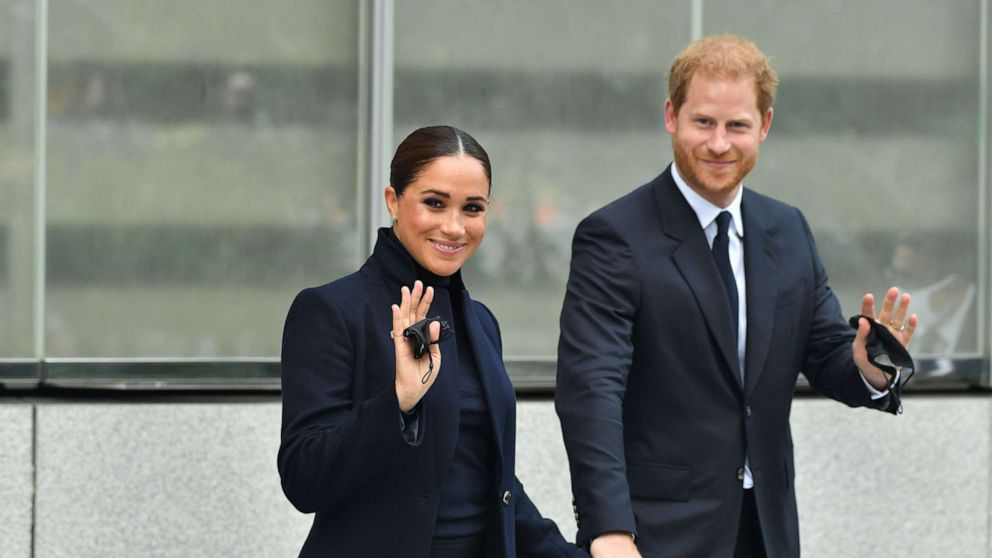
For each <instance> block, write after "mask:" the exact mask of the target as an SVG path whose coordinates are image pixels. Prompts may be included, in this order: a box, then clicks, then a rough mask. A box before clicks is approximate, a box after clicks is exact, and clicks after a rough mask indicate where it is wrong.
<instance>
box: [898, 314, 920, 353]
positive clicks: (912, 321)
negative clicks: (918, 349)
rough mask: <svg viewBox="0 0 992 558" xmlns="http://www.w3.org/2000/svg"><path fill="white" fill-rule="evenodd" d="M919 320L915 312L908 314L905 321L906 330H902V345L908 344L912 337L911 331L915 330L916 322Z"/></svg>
mask: <svg viewBox="0 0 992 558" xmlns="http://www.w3.org/2000/svg"><path fill="white" fill-rule="evenodd" d="M919 321H920V320H919V318H917V317H916V314H910V316H909V320H908V321H907V322H906V331H903V332H902V344H903V345H904V346H907V347H908V346H909V340H910V339H912V338H913V332H914V331H916V324H917V323H919Z"/></svg>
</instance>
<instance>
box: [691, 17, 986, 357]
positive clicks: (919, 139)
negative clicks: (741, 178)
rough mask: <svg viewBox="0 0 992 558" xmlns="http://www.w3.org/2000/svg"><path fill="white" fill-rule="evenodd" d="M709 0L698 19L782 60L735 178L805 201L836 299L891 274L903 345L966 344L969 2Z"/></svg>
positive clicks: (974, 163)
mask: <svg viewBox="0 0 992 558" xmlns="http://www.w3.org/2000/svg"><path fill="white" fill-rule="evenodd" d="M705 6H706V8H705V10H704V21H703V30H704V32H707V33H710V32H722V31H727V32H732V33H739V34H741V35H744V36H747V37H749V38H751V39H752V40H754V41H755V42H757V43H758V45H759V46H760V47H761V48H762V49H763V50H765V52H766V53H767V54H769V55H770V56H771V57H772V60H773V63H774V64H775V65H776V67H777V69H778V70H779V74H780V77H781V82H782V83H781V86H780V88H779V98H778V99H777V101H776V105H775V119H774V122H773V125H772V129H771V133H770V134H769V137H768V141H767V142H766V143H765V144H764V145H763V147H762V158H761V161H760V162H759V163H758V165H757V167H755V172H754V173H753V174H752V175H751V177H749V178H748V180H747V183H748V185H750V186H751V187H753V188H755V189H756V190H758V191H761V192H764V193H767V194H770V195H772V196H775V197H778V198H780V199H783V200H785V201H787V202H789V203H792V204H795V205H797V206H798V207H800V208H801V209H802V210H803V212H804V213H805V215H806V217H807V218H808V219H809V221H810V225H811V227H812V228H813V230H814V233H815V235H816V239H817V243H818V245H819V249H820V253H821V255H822V257H823V260H824V264H825V266H826V268H827V271H828V272H829V274H830V278H831V281H830V283H831V286H832V287H833V289H834V290H835V291H836V292H837V294H838V296H839V297H840V299H841V303H842V306H843V308H844V310H845V312H847V313H848V314H853V313H855V312H857V310H858V308H859V306H860V300H861V297H862V296H863V294H864V293H866V292H874V293H882V292H884V290H885V289H886V287H887V286H889V285H892V284H895V285H897V286H899V287H901V288H903V289H907V290H909V292H910V293H911V294H912V295H913V303H912V306H911V308H912V310H913V311H915V312H917V313H918V314H919V316H920V319H921V324H922V325H921V327H920V329H919V330H918V333H917V336H916V339H914V341H913V353H914V356H916V357H932V356H945V357H946V356H950V355H961V354H973V353H975V352H977V351H978V350H979V345H978V328H977V322H978V314H979V311H978V308H977V301H976V289H977V285H978V266H979V261H978V258H977V257H976V255H977V253H978V239H979V235H980V234H982V232H981V229H980V221H979V205H980V204H979V203H978V200H979V197H978V193H979V189H980V188H983V187H987V186H986V185H982V184H979V174H978V168H979V164H980V162H979V155H978V151H979V150H978V143H977V138H978V135H979V129H978V126H979V123H978V117H979V98H978V93H979V89H980V87H979V79H980V73H979V64H980V59H979V53H980V46H981V36H980V20H981V13H980V2H959V3H954V4H948V5H946V6H945V8H946V9H941V10H938V11H934V10H933V5H932V4H931V3H929V2H925V1H923V0H912V1H910V2H904V3H901V4H900V6H899V10H897V11H893V10H892V9H891V8H892V4H891V3H890V2H886V1H884V0H870V1H867V2H858V3H853V4H844V8H843V9H838V3H837V2H835V1H833V0H812V1H808V2H802V3H789V2H781V1H777V0H759V1H757V2H749V3H747V4H740V3H737V2H732V1H728V0H706V2H705ZM772 14H774V21H775V22H776V23H775V25H773V26H769V25H768V21H769V19H770V17H771V15H772ZM947 370H948V371H949V368H948V369H947ZM921 372H922V373H924V374H928V373H929V374H930V375H934V374H936V373H939V371H934V370H931V371H929V372H928V371H927V370H922V371H921Z"/></svg>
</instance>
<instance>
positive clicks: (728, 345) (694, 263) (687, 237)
mask: <svg viewBox="0 0 992 558" xmlns="http://www.w3.org/2000/svg"><path fill="white" fill-rule="evenodd" d="M654 191H655V199H656V200H657V202H658V207H659V209H660V211H661V216H662V227H663V228H664V230H665V234H667V235H668V236H670V237H672V238H674V239H676V240H678V241H680V244H679V246H678V247H677V248H675V250H674V251H673V252H672V259H673V260H674V261H675V266H676V267H678V269H679V273H681V274H682V277H683V278H684V279H685V281H686V283H687V284H688V285H689V288H690V289H691V290H692V293H693V295H694V296H695V298H696V303H697V304H698V305H699V308H700V309H701V310H702V312H703V316H704V317H705V318H706V324H707V326H708V327H709V329H710V332H711V333H712V335H713V338H714V339H716V343H717V346H718V347H719V348H720V354H722V355H723V359H724V361H725V362H726V363H727V366H728V369H729V371H730V373H731V374H732V376H733V378H734V381H735V382H737V385H738V386H740V385H741V377H740V373H739V369H740V365H739V364H738V360H737V340H736V338H735V337H736V336H735V335H734V324H733V317H732V316H731V314H730V301H729V300H728V299H727V291H726V289H724V287H723V283H721V281H720V271H719V270H718V269H717V267H716V262H715V261H714V260H713V254H712V252H711V251H710V248H709V244H707V242H706V235H705V234H704V233H703V229H702V228H700V226H699V219H698V218H697V217H696V214H695V212H693V210H692V207H690V206H689V202H687V201H685V198H684V197H682V194H681V192H679V191H678V187H676V186H675V181H674V180H673V179H672V174H671V169H670V168H669V169H666V170H665V172H664V173H663V174H662V175H661V176H659V177H658V178H657V179H655V187H654ZM748 303H749V304H750V301H749V302H748Z"/></svg>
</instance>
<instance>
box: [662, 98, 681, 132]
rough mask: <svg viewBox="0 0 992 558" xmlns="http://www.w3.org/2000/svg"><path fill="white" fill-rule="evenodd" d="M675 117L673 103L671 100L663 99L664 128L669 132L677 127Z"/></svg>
mask: <svg viewBox="0 0 992 558" xmlns="http://www.w3.org/2000/svg"><path fill="white" fill-rule="evenodd" d="M677 117H678V113H677V112H675V105H673V104H672V100H671V99H665V129H666V130H668V133H669V134H674V133H675V130H677V129H678V127H679V126H678V122H677V120H676V118H677Z"/></svg>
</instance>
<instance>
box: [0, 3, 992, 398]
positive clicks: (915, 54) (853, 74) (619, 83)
mask: <svg viewBox="0 0 992 558" xmlns="http://www.w3.org/2000/svg"><path fill="white" fill-rule="evenodd" d="M38 2H42V3H43V5H39V4H38ZM39 14H42V15H39ZM372 14H378V15H382V14H387V15H386V16H385V21H387V22H388V24H384V23H383V21H384V20H383V18H382V17H378V18H377V17H370V15H372ZM988 20H989V13H988V6H987V0H973V1H962V2H956V3H952V4H947V5H946V6H943V7H942V8H941V10H938V11H935V10H934V9H933V5H932V4H931V3H929V2H923V1H922V0H911V1H910V2H908V3H903V4H901V5H900V8H899V9H898V10H893V9H892V5H891V2H884V1H882V0H868V1H865V2H861V3H858V4H857V5H852V4H849V3H840V2H837V1H836V0H810V1H807V2H802V3H798V4H797V3H790V2H784V1H782V0H759V1H756V2H749V3H746V4H741V3H738V2H730V1H727V0H695V1H693V2H687V1H680V2H675V1H667V2H658V1H655V0H633V1H631V2H625V3H623V4H622V5H617V4H610V3H604V2H598V1H594V0H572V1H566V0H542V1H538V2H533V1H525V0H507V1H505V2H501V3H499V4H498V5H496V4H492V3H489V2H482V1H479V0H469V1H460V0H432V1H430V2H428V1H422V0H404V1H394V0H364V1H361V0H334V1H322V0H304V1H301V2H294V3H293V4H292V8H291V9H287V7H286V6H283V5H280V4H278V3H271V2H269V3H266V2H257V1H249V2H244V1H238V2H234V1H232V0H223V1H217V2H209V3H202V2H193V1H191V0H177V1H175V2H167V3H162V2H146V1H141V2H134V1H132V0H105V1H103V2H98V3H96V2H91V1H88V0H65V1H61V2H47V1H44V0H0V37H3V38H4V39H3V40H2V41H0V176H2V179H3V180H2V184H0V311H3V314H4V316H6V318H7V319H5V320H2V321H0V381H2V380H3V378H4V374H5V372H4V370H6V369H5V368H4V366H5V365H7V366H8V367H9V365H10V363H15V362H20V363H23V362H36V363H40V364H41V365H42V366H44V367H46V369H47V372H46V374H45V377H46V379H48V380H58V379H59V378H74V379H78V380H80V381H82V382H85V381H86V380H87V379H89V378H98V377H99V378H107V377H115V378H118V379H123V380H127V379H128V378H142V377H143V378H164V379H166V380H168V379H169V378H170V377H186V378H194V379H195V378H197V377H204V378H219V379H221V383H220V384H218V385H220V386H224V385H228V384H225V383H224V381H225V380H224V378H228V380H227V381H229V382H235V383H236V382H237V381H238V380H237V378H245V377H261V378H268V379H270V380H271V381H272V383H271V384H270V385H272V386H275V385H277V384H276V382H275V380H276V378H277V375H278V366H277V365H276V364H275V363H276V359H277V358H278V355H279V345H280V336H281V328H282V322H283V318H284V316H285V312H286V310H287V309H288V306H289V303H290V301H291V300H292V297H293V295H294V294H295V293H296V292H297V291H299V290H300V289H302V288H304V287H307V286H312V285H316V284H320V283H324V282H327V281H330V280H332V279H335V278H337V277H340V276H342V275H344V274H346V273H349V272H351V271H353V270H354V269H356V268H357V267H358V266H359V265H360V263H361V261H363V259H364V258H365V256H366V255H367V254H368V253H369V251H370V249H371V247H370V246H369V245H368V242H367V239H368V236H369V235H368V232H369V229H371V228H373V227H375V226H377V225H382V224H385V221H382V220H381V217H382V216H381V215H378V214H373V212H374V208H375V207H376V206H375V204H374V203H373V204H369V203H367V200H368V199H370V198H375V197H377V196H380V197H381V192H382V189H383V187H384V186H385V184H370V183H369V182H368V177H372V176H377V175H381V174H382V172H381V171H383V170H384V169H369V168H366V167H367V164H368V161H370V160H372V159H370V158H369V157H367V151H366V150H369V149H371V150H378V151H380V152H383V151H384V152H389V153H391V152H392V149H393V148H394V147H395V145H396V144H397V143H398V142H399V141H400V140H401V139H402V138H403V137H404V136H405V135H406V134H408V133H409V132H410V131H412V130H413V129H415V128H417V127H420V126H424V125H430V124H436V123H447V124H451V125H454V126H458V127H460V128H463V129H465V130H466V131H468V132H469V133H471V134H472V135H474V136H475V137H476V138H477V139H478V140H479V141H480V142H481V143H482V145H484V146H485V147H486V149H487V150H488V151H489V154H490V156H491V159H492V163H493V192H492V201H493V203H492V205H491V208H490V213H489V228H488V231H487V235H486V241H485V242H484V244H483V246H482V248H481V249H480V250H479V252H478V253H477V254H476V255H475V256H474V258H473V259H472V260H471V261H470V262H469V265H468V267H467V269H466V270H465V275H466V283H467V285H468V286H469V288H470V289H471V290H472V292H473V295H474V297H475V298H477V299H479V300H481V301H483V302H485V303H486V304H487V305H488V306H489V307H490V308H491V309H492V310H493V311H494V312H495V314H496V315H497V317H498V318H499V320H500V324H501V326H502V331H503V339H504V356H505V357H506V359H507V361H508V362H510V363H511V365H510V367H509V368H510V372H511V375H513V376H514V379H515V381H516V382H517V385H518V386H527V385H535V386H551V385H553V380H554V367H553V361H554V356H555V351H556V344H557V336H558V313H559V311H560V305H561V301H562V297H563V294H564V288H565V280H566V277H567V273H568V260H569V256H570V242H571V236H572V232H573V231H574V228H575V225H576V224H577V223H578V221H579V220H580V219H581V218H582V217H584V216H585V215H587V214H588V213H590V212H591V211H593V210H594V209H596V208H597V207H600V206H601V205H603V204H604V203H606V202H608V201H610V200H612V199H615V198H617V197H619V196H621V195H622V194H624V193H626V192H628V191H630V190H631V189H633V188H634V187H636V186H638V185H640V184H643V183H644V182H647V181H648V180H650V179H651V178H653V177H654V176H655V175H656V174H657V173H658V172H660V171H661V170H662V169H663V168H664V167H665V166H666V165H667V164H668V163H669V161H670V159H671V149H670V139H669V137H668V135H667V134H666V133H665V131H664V121H663V110H662V109H663V102H664V99H665V95H666V83H665V78H666V76H665V74H666V72H667V69H668V65H669V64H670V62H671V59H672V58H673V57H674V56H675V54H676V53H677V52H678V51H679V50H680V49H681V48H682V47H683V46H685V44H687V43H688V42H689V41H690V40H691V39H692V38H693V37H694V36H697V35H699V34H713V33H720V32H731V33H737V34H740V35H743V36H746V37H748V38H750V39H751V40H754V41H755V42H756V43H757V44H758V45H759V47H761V48H762V49H763V50H764V51H765V52H766V53H767V54H769V55H770V56H771V57H772V61H773V64H774V65H775V67H776V69H777V70H778V72H779V74H780V77H781V82H782V83H781V86H780V88H779V96H778V99H777V101H776V104H775V118H774V122H773V125H772V129H771V133H770V135H769V139H768V141H767V142H766V143H765V144H764V145H763V151H762V156H761V160H760V162H759V163H758V165H757V167H756V168H755V171H754V172H753V173H752V174H751V175H750V176H749V177H748V178H747V180H746V184H747V185H748V186H749V187H751V188H753V189H755V190H757V191H760V192H762V193H765V194H769V195H771V196H774V197H777V198H779V199H782V200H783V201H786V202H788V203H792V204H795V205H797V206H799V207H800V208H801V209H802V210H803V211H804V213H805V214H806V216H807V218H808V220H809V221H810V224H811V226H812V227H813V229H814V233H815V235H816V238H817V241H818V244H819V248H820V252H821V254H822V256H823V259H824V262H825V264H826V266H827V270H828V272H829V273H830V276H831V285H832V286H833V288H834V290H835V291H836V292H837V294H838V296H839V297H840V299H841V302H842V304H843V306H844V308H845V311H846V312H848V313H854V312H855V311H856V310H857V307H858V301H859V299H860V297H861V295H862V294H863V293H864V292H876V293H879V292H881V291H883V290H884V288H885V287H886V286H888V285H890V284H896V285H899V286H900V287H903V288H906V289H908V290H910V292H912V293H913V295H914V303H913V307H914V310H915V311H917V312H918V313H919V314H920V317H921V322H922V324H923V325H922V326H921V329H920V331H919V332H918V337H917V340H916V341H914V353H915V354H916V355H919V356H920V357H921V359H922V361H923V369H924V371H925V373H926V374H927V375H929V376H930V377H931V378H942V379H943V381H951V382H958V383H960V382H964V383H974V382H975V381H982V382H986V383H987V371H988V366H989V365H988V362H989V359H988V357H989V346H990V340H989V337H990V335H989V327H988V322H989V312H990V310H989V305H988V299H989V297H988V292H989V280H988V274H989V257H988V254H987V251H988V248H987V247H988V245H989V227H988V213H989V207H988V204H989V193H990V185H989V178H988V172H987V166H988V157H989V151H988V149H989V148H988V141H987V139H988V125H987V123H986V122H984V121H983V119H987V109H988V98H987V88H988V83H987V82H988V58H987V56H983V54H982V53H983V52H984V51H987V49H988V48H989V46H988V43H989V39H988V37H987V34H988V24H989V21H988ZM39 38H40V39H41V41H38V40H37V39H39ZM39 42H40V43H41V44H43V45H44V46H45V47H46V49H47V50H46V56H44V57H39V56H38V53H37V52H36V44H38V43H39ZM383 49H385V50H386V51H388V52H389V54H390V56H386V57H385V58H384V60H387V62H385V63H383V62H382V60H383V59H377V58H375V57H374V56H370V54H369V53H370V52H372V51H376V50H380V51H381V50H383ZM377 64H384V65H383V66H382V67H375V66H376V65H377ZM377 71H381V72H385V73H387V74H388V76H389V78H390V79H388V80H386V81H385V83H387V84H389V83H391V84H392V85H391V87H390V88H389V90H388V91H369V89H370V88H371V89H374V88H375V87H377V86H376V85H375V84H376V83H381V82H375V81H374V80H372V79H371V78H370V76H371V75H373V74H375V72H377ZM39 72H41V73H42V74H41V75H39ZM39 77H44V78H45V80H44V81H39ZM39 83H42V84H46V90H45V91H44V94H43V95H42V94H39ZM376 94H379V95H382V96H384V98H385V99H386V106H385V107H383V106H381V105H378V104H376V103H373V102H369V99H371V98H372V97H374V96H375V95H376ZM39 107H41V108H43V109H44V110H43V111H41V113H43V114H39ZM42 116H43V117H42ZM377 116H378V117H385V118H386V119H388V121H387V122H385V131H386V134H385V135H384V136H378V135H377V134H376V133H375V132H376V130H373V129H371V128H372V127H373V126H375V125H376V124H375V123H376V122H378V121H380V120H381V118H376V117H377ZM379 131H380V132H381V131H383V130H379ZM376 137H382V138H383V139H382V140H381V142H382V143H388V144H389V145H370V144H368V143H366V141H367V138H376ZM39 138H40V140H41V141H39ZM373 141H376V140H374V139H373ZM37 150H41V152H40V153H36V151H37ZM36 161H42V162H43V163H44V165H43V168H38V166H37V165H36ZM387 164H388V161H387ZM373 170H378V171H380V172H378V173H377V172H372V171H373ZM39 231H40V233H39ZM42 240H43V243H41V241H42ZM39 259H40V260H39ZM199 361H204V362H206V361H209V365H197V366H189V365H188V363H189V362H199ZM94 362H96V363H94ZM115 362H116V363H117V364H113V363H115ZM122 362H123V363H126V366H123V365H120V363H122ZM108 363H109V364H108ZM170 363H187V365H186V366H185V367H171V368H170ZM258 363H263V364H262V365H260V366H259V365H258ZM265 363H268V364H265ZM232 371H233V372H232ZM166 385H167V384H166ZM230 385H234V384H233V383H232V384H230Z"/></svg>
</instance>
